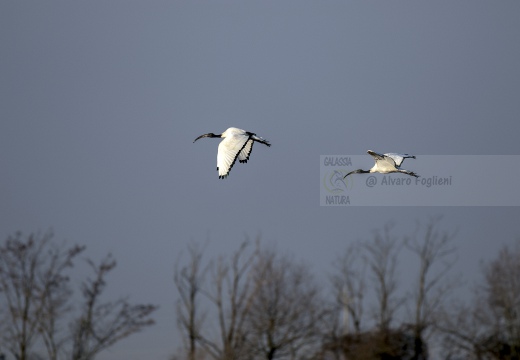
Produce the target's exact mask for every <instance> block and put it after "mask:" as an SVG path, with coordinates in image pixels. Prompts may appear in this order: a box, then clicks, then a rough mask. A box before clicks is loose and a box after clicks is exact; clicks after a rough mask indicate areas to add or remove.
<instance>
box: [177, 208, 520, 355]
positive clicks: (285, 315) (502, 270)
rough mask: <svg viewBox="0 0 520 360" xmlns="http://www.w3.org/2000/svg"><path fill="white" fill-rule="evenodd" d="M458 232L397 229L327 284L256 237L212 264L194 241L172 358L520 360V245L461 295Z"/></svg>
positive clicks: (433, 227) (183, 271)
mask: <svg viewBox="0 0 520 360" xmlns="http://www.w3.org/2000/svg"><path fill="white" fill-rule="evenodd" d="M455 237H456V233H455V232H450V231H446V230H443V229H442V227H441V220H440V218H433V219H431V220H430V221H429V222H427V223H426V224H422V225H421V224H417V226H416V227H415V229H414V230H413V231H411V232H410V233H409V234H407V235H405V236H397V235H395V227H394V226H393V225H392V224H387V225H386V226H384V227H383V228H381V229H377V230H376V231H374V233H373V236H372V238H371V239H368V240H364V241H361V242H358V243H355V244H353V245H351V246H349V247H348V248H347V249H346V250H345V251H344V252H343V253H342V254H339V255H338V256H337V258H336V259H335V260H334V262H333V266H332V268H333V270H332V271H331V272H330V273H329V274H327V276H326V278H327V279H326V281H323V279H321V278H320V280H319V279H317V278H316V277H315V276H313V273H312V271H311V268H310V266H309V265H308V264H306V263H304V262H300V261H297V260H295V259H294V258H292V257H291V256H288V255H284V254H281V253H280V252H278V251H276V249H275V248H272V247H269V246H265V245H263V244H262V243H261V242H260V241H258V240H257V241H253V242H250V241H245V242H243V243H242V244H241V245H240V246H239V247H238V249H236V250H235V251H234V252H232V253H230V254H228V255H226V256H218V257H213V258H211V257H209V256H207V254H205V249H206V245H204V244H200V243H197V242H192V243H191V244H189V245H188V248H187V254H185V256H184V259H183V261H179V262H178V263H177V266H176V268H175V274H174V283H175V287H176V289H177V293H178V299H177V303H176V311H177V319H178V326H179V329H180V331H181V334H182V340H183V347H182V349H180V350H179V351H178V354H177V355H176V356H174V357H173V358H172V359H174V360H185V359H186V360H203V359H204V360H205V359H212V360H228V359H229V360H241V359H244V360H246V359H248V360H256V359H258V360H261V359H266V360H271V359H295V360H296V359H298V360H300V359H301V360H305V359H315V360H375V359H385V360H386V359H410V360H411V359H413V360H419V359H450V360H455V359H479V360H480V359H482V360H484V359H486V360H487V359H509V360H513V359H520V317H519V315H520V241H518V242H517V243H516V245H515V246H514V247H508V246H505V247H504V248H503V249H502V250H501V251H500V253H499V255H498V257H497V258H495V259H493V260H491V261H489V262H488V263H483V265H482V280H481V281H480V283H478V284H477V285H476V286H475V287H474V288H473V289H472V293H471V296H466V297H458V296H457V294H460V293H461V290H466V293H467V288H465V287H464V286H463V285H464V284H463V281H462V279H461V278H460V277H459V276H457V274H455V273H454V270H453V267H454V265H455V264H456V262H457V260H458V254H457V251H456V249H455V247H454V245H453V242H454V241H453V240H454V238H455ZM403 257H406V271H407V274H406V276H402V274H401V273H400V271H402V270H403V269H404V268H403V267H400V262H402V260H403ZM412 267H413V268H412ZM403 279H405V280H404V281H403ZM463 292H464V291H463Z"/></svg>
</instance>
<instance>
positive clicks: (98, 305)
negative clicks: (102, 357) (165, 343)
mask: <svg viewBox="0 0 520 360" xmlns="http://www.w3.org/2000/svg"><path fill="white" fill-rule="evenodd" d="M87 262H88V264H89V266H90V267H91V269H92V270H93V272H94V275H95V276H94V277H93V278H88V279H87V280H86V281H85V282H84V283H83V284H82V288H81V290H82V294H83V307H82V311H81V315H80V316H79V318H78V319H76V320H75V321H74V322H73V324H72V325H71V332H72V338H73V349H72V359H73V360H90V359H93V358H94V357H95V355H96V354H98V353H99V352H101V351H102V350H105V349H107V348H108V347H110V346H112V345H114V344H115V343H116V342H118V341H119V340H121V339H124V338H126V337H127V336H130V335H132V334H134V333H136V332H138V331H141V330H142V329H143V328H144V327H146V326H150V325H153V324H154V321H153V320H152V319H151V318H149V316H150V314H151V313H152V312H154V311H155V310H156V309H157V306H155V305H151V304H147V305H131V304H129V303H128V301H127V299H119V300H116V301H109V302H101V295H102V293H103V290H104V289H105V287H106V276H107V274H108V273H109V272H110V271H112V270H113V269H114V268H115V267H116V261H115V260H114V259H113V258H112V256H111V255H110V254H109V255H108V256H107V257H106V258H105V259H103V260H102V261H101V262H100V263H99V264H98V265H96V264H95V263H94V262H93V261H91V260H87Z"/></svg>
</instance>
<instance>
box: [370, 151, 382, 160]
mask: <svg viewBox="0 0 520 360" xmlns="http://www.w3.org/2000/svg"><path fill="white" fill-rule="evenodd" d="M367 153H368V154H369V155H370V156H372V157H373V158H374V159H375V160H376V161H377V160H383V159H384V158H385V156H384V155H383V154H380V153H376V152H375V151H372V150H368V151H367Z"/></svg>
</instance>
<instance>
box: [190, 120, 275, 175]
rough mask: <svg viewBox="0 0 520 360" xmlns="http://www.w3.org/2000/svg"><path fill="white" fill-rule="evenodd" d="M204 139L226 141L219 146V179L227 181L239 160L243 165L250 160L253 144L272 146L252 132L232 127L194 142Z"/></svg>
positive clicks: (202, 136)
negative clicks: (217, 138)
mask: <svg viewBox="0 0 520 360" xmlns="http://www.w3.org/2000/svg"><path fill="white" fill-rule="evenodd" d="M204 137H210V138H215V137H219V138H223V139H224V140H222V141H221V142H220V144H219V145H218V153H217V170H218V177H219V179H225V178H226V177H227V176H228V175H229V172H230V171H231V168H232V167H233V165H234V164H235V161H236V160H237V158H238V161H239V162H241V163H246V162H247V160H249V156H250V155H251V151H252V150H253V143H254V142H255V141H256V142H259V143H261V144H264V145H267V146H271V144H270V143H269V142H268V141H267V140H265V139H264V138H261V137H260V136H256V134H254V133H252V132H249V131H245V130H242V129H237V128H235V127H230V128H229V129H227V130H226V131H224V132H223V133H222V134H217V135H215V134H213V133H209V134H204V135H201V136H199V137H198V138H196V139H195V140H193V142H195V141H197V140H199V139H200V138H204Z"/></svg>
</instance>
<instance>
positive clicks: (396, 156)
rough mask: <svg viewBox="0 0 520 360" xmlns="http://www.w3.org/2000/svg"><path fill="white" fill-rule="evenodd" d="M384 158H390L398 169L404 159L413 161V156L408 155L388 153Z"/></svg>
mask: <svg viewBox="0 0 520 360" xmlns="http://www.w3.org/2000/svg"><path fill="white" fill-rule="evenodd" d="M384 155H385V156H387V157H389V158H392V159H393V160H394V162H395V166H396V167H399V166H401V164H402V163H403V161H404V159H408V158H412V159H415V156H413V155H409V154H397V153H388V154H384Z"/></svg>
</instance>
